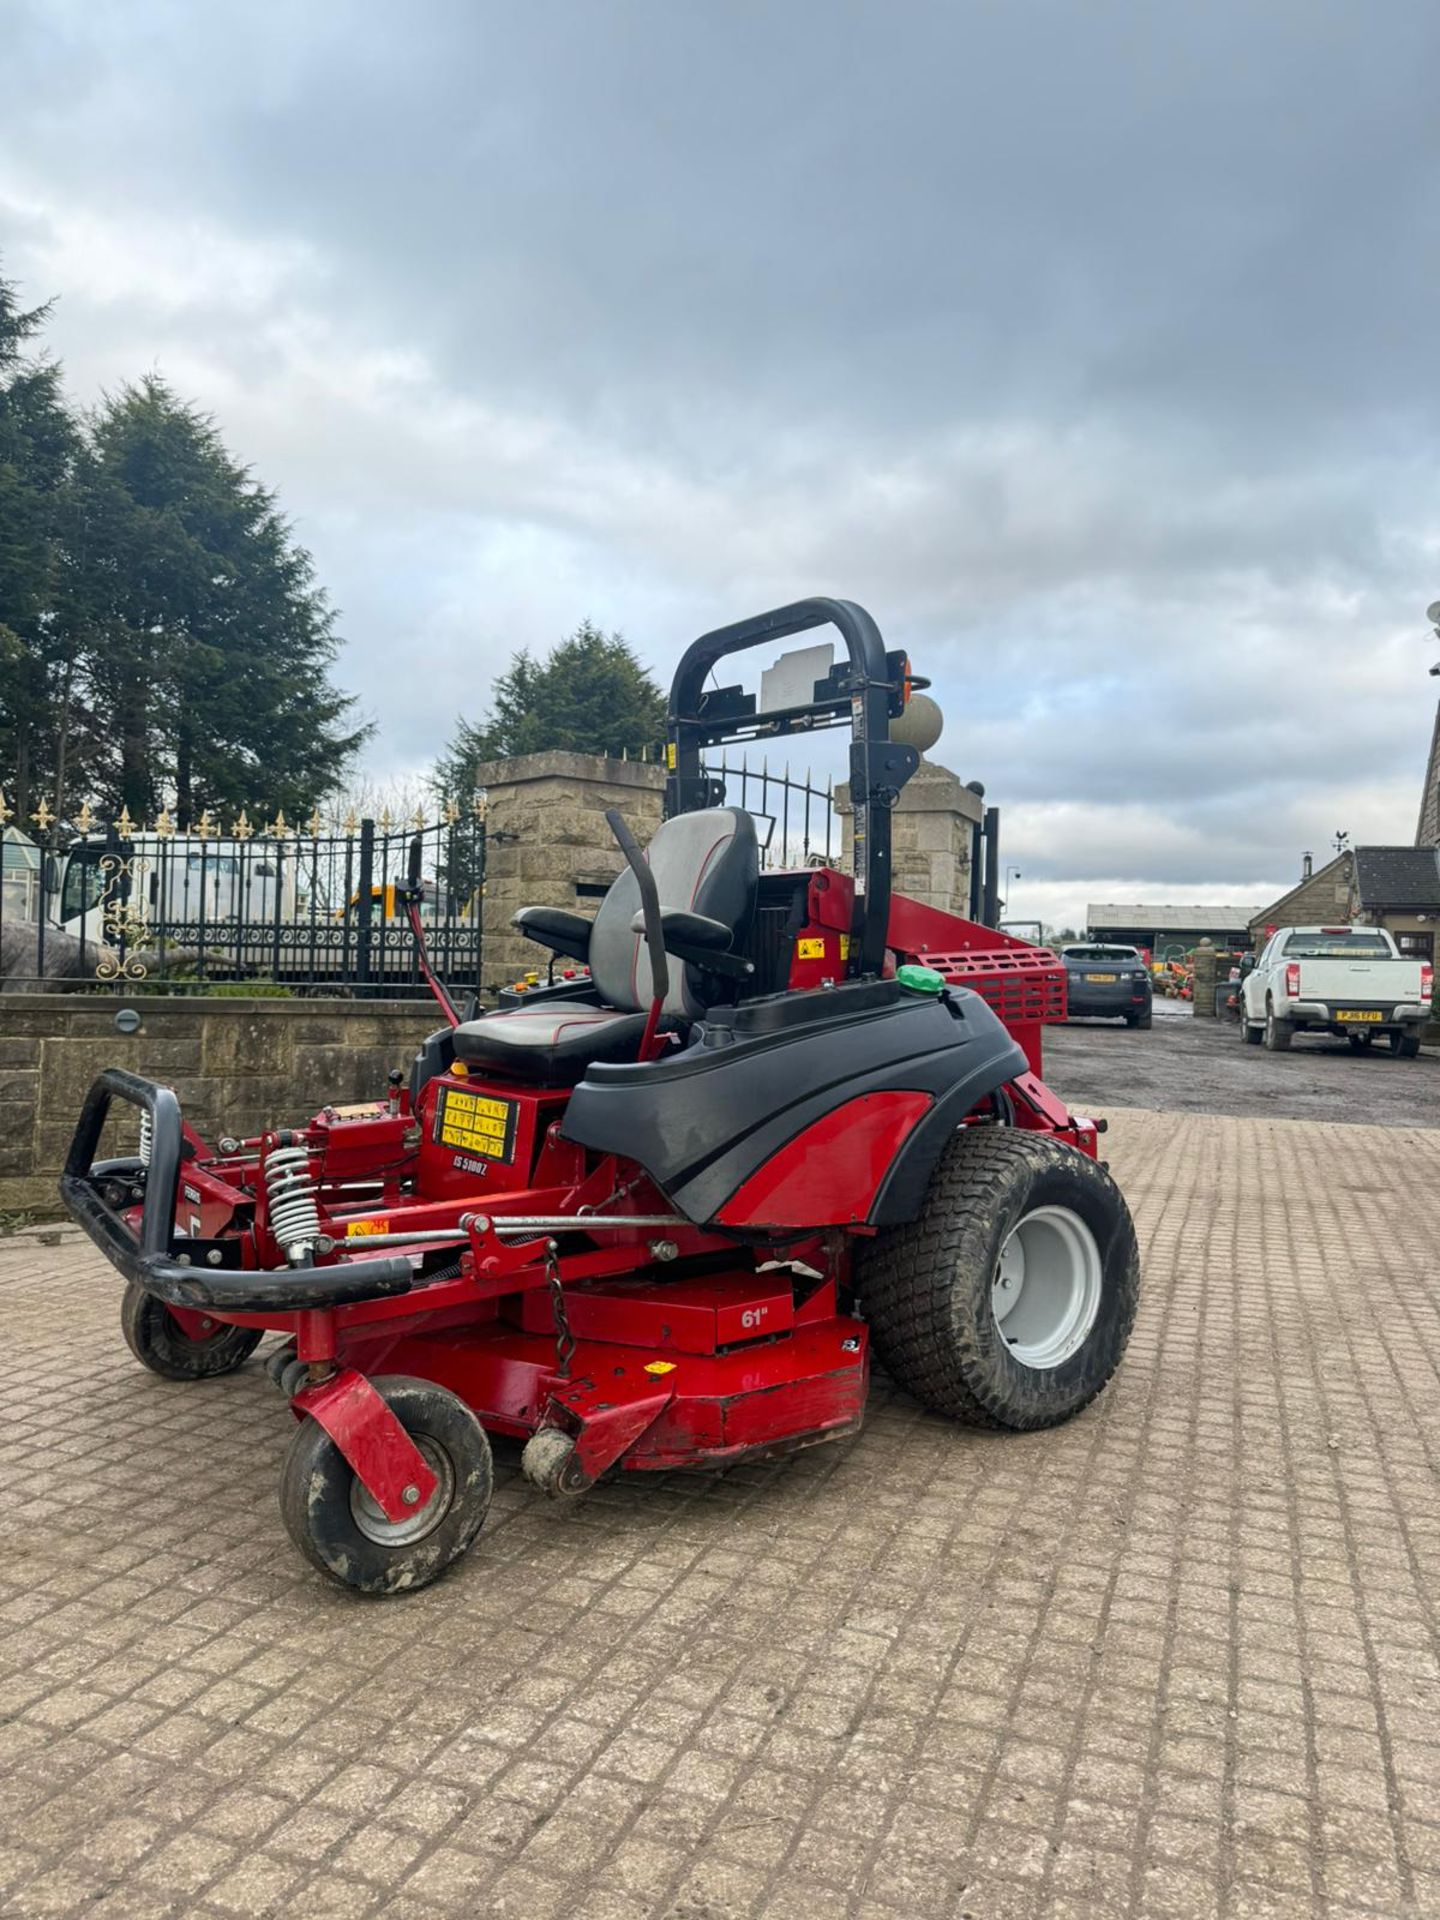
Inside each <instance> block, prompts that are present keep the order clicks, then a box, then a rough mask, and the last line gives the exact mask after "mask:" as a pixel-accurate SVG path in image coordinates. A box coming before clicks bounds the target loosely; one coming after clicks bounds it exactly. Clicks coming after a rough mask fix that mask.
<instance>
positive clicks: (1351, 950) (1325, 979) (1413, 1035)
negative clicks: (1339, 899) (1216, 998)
mask: <svg viewBox="0 0 1440 1920" xmlns="http://www.w3.org/2000/svg"><path fill="white" fill-rule="evenodd" d="M1433 985H1434V970H1433V968H1432V967H1431V965H1430V962H1429V961H1428V960H1411V959H1408V958H1407V957H1406V956H1405V955H1403V954H1402V953H1401V952H1400V951H1399V949H1398V948H1397V947H1396V945H1395V942H1394V940H1393V939H1392V938H1391V936H1390V935H1389V934H1388V933H1386V932H1385V930H1384V929H1383V928H1382V927H1281V928H1280V929H1279V930H1278V931H1277V932H1276V933H1274V934H1272V935H1271V937H1270V939H1269V940H1268V941H1267V942H1266V943H1265V947H1264V949H1263V951H1262V952H1261V954H1260V957H1259V958H1258V959H1257V960H1256V962H1255V966H1254V969H1253V971H1251V972H1250V973H1249V974H1248V975H1247V976H1246V977H1245V980H1244V982H1243V984H1242V986H1241V989H1240V1031H1241V1034H1242V1035H1243V1036H1244V1038H1245V1039H1246V1040H1247V1041H1248V1042H1249V1043H1250V1045H1251V1046H1258V1045H1259V1044H1260V1042H1261V1041H1262V1040H1263V1041H1264V1043H1265V1045H1266V1046H1267V1047H1268V1048H1269V1049H1270V1050H1271V1052H1272V1053H1283V1052H1284V1051H1285V1049H1286V1048H1287V1047H1288V1046H1289V1045H1290V1042H1291V1040H1292V1039H1294V1037H1295V1035H1296V1034H1297V1033H1334V1034H1344V1036H1345V1037H1346V1039H1347V1040H1349V1042H1350V1044H1351V1046H1352V1047H1354V1048H1355V1049H1356V1050H1357V1051H1358V1050H1359V1049H1360V1048H1362V1047H1368V1046H1369V1045H1370V1044H1371V1043H1372V1042H1373V1040H1374V1038H1375V1036H1376V1034H1377V1033H1383V1034H1385V1035H1386V1036H1387V1038H1388V1039H1389V1042H1390V1047H1391V1051H1392V1052H1394V1053H1398V1054H1401V1055H1403V1056H1404V1058H1406V1059H1407V1060H1413V1059H1414V1057H1415V1055H1416V1054H1417V1053H1419V1051H1420V1033H1421V1029H1422V1028H1423V1026H1424V1024H1425V1022H1426V1020H1427V1019H1429V1017H1430V994H1431V989H1432V987H1433Z"/></svg>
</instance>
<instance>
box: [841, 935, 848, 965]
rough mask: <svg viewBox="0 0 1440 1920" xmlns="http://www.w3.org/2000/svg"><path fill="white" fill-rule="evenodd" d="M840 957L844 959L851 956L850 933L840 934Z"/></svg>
mask: <svg viewBox="0 0 1440 1920" xmlns="http://www.w3.org/2000/svg"><path fill="white" fill-rule="evenodd" d="M840 958H841V959H842V960H848V959H849V958H850V936H849V934H848V933H842V934H841V936H840Z"/></svg>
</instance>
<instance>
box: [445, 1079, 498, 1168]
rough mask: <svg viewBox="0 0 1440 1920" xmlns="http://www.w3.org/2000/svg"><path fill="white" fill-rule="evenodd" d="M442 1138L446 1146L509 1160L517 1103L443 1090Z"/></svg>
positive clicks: (478, 1094) (458, 1091) (480, 1094)
mask: <svg viewBox="0 0 1440 1920" xmlns="http://www.w3.org/2000/svg"><path fill="white" fill-rule="evenodd" d="M439 1122H440V1126H439V1138H440V1140H441V1142H442V1143H443V1144H444V1145H445V1146H447V1147H459V1148H461V1149H462V1150H464V1151H466V1152H469V1153H479V1154H483V1155H484V1156H485V1158H486V1159H487V1160H508V1159H509V1158H510V1152H511V1148H512V1146H513V1145H514V1140H515V1102H514V1101H513V1100H494V1099H491V1098H490V1097H489V1095H487V1094H483V1093H470V1092H468V1091H466V1092H463V1093H462V1092H461V1091H460V1089H459V1088H458V1087H446V1088H445V1089H444V1091H443V1094H442V1098H441V1103H440V1113H439Z"/></svg>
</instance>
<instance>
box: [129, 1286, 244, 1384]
mask: <svg viewBox="0 0 1440 1920" xmlns="http://www.w3.org/2000/svg"><path fill="white" fill-rule="evenodd" d="M120 1330H121V1332H122V1333H123V1334H124V1335H125V1344H126V1346H127V1347H129V1349H130V1351H131V1353H133V1354H134V1356H135V1358H136V1359H137V1360H138V1361H139V1362H140V1364H141V1366H142V1367H148V1368H149V1369H150V1371H151V1373H158V1374H159V1375H160V1377H161V1379H162V1380H212V1379H214V1378H215V1376H216V1375H217V1374H222V1373H234V1371H235V1369H236V1368H237V1367H243V1366H244V1364H245V1362H246V1361H247V1360H248V1359H249V1358H250V1356H251V1354H252V1353H253V1352H254V1351H255V1349H256V1347H258V1346H259V1344H260V1341H261V1339H262V1337H263V1329H261V1328H260V1327H232V1326H229V1325H227V1323H226V1322H225V1321H223V1320H217V1321H215V1323H214V1331H213V1332H212V1333H207V1334H204V1335H203V1336H202V1337H201V1338H199V1339H196V1338H194V1337H193V1336H192V1335H191V1334H188V1333H187V1332H186V1331H185V1329H184V1327H182V1326H181V1324H180V1322H179V1321H178V1320H177V1319H176V1318H175V1316H174V1314H173V1313H171V1311H170V1309H169V1308H168V1307H167V1306H166V1305H165V1302H164V1301H163V1300H157V1299H156V1298H155V1296H154V1294H153V1293H146V1291H145V1289H144V1288H143V1287H138V1286H136V1284H135V1282H134V1281H133V1280H131V1281H129V1282H128V1283H127V1285H126V1288H125V1297H124V1299H123V1300H122V1301H121V1303H120Z"/></svg>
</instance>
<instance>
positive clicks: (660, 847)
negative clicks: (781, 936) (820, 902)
mask: <svg viewBox="0 0 1440 1920" xmlns="http://www.w3.org/2000/svg"><path fill="white" fill-rule="evenodd" d="M645 858H646V859H647V860H648V861H649V863H650V870H651V872H652V873H653V874H654V875H655V885H656V888H657V889H658V891H659V894H660V910H661V912H662V913H698V914H703V915H704V916H705V918H706V919H707V920H719V921H720V922H721V923H722V924H723V925H725V926H727V927H729V928H730V929H731V932H732V936H733V938H732V945H734V944H736V943H738V941H739V940H741V939H743V938H744V935H745V932H746V930H747V928H748V926H749V922H750V917H751V915H752V913H753V912H754V910H755V892H756V888H757V886H758V884H759V878H760V849H759V844H758V842H757V840H756V837H755V822H754V820H752V819H751V817H750V815H749V814H748V813H742V812H741V811H740V809H739V808H738V807H708V808H706V809H705V811H704V812H702V813H677V814H676V816H675V818H674V819H673V820H666V821H665V822H664V823H663V824H662V825H661V827H660V828H659V829H658V831H657V832H656V834H655V837H654V838H653V839H652V840H651V842H650V844H649V846H648V847H647V848H646V849H645ZM639 911H640V883H639V881H638V880H637V879H636V878H635V876H634V874H633V873H632V872H631V871H630V869H629V867H626V869H625V871H624V872H623V873H622V874H621V875H620V877H619V878H618V879H617V880H615V881H614V882H613V883H612V884H611V887H610V891H609V892H608V893H607V894H606V895H605V898H604V899H603V900H602V901H601V902H600V911H599V913H597V914H596V916H595V926H594V930H593V931H592V933H591V935H590V974H591V978H592V979H593V980H594V982H595V985H596V988H597V989H598V991H599V994H600V998H601V999H602V1000H603V1001H604V1003H605V1004H606V1006H609V1007H623V1008H624V1009H626V1011H628V1012H636V1013H638V1012H639V1011H640V1010H641V1009H642V1008H644V1007H648V1006H649V1004H650V1001H651V998H652V996H653V993H654V988H653V985H652V975H651V971H650V954H649V950H648V948H647V947H646V945H645V936H644V934H641V933H633V932H632V931H631V928H630V922H631V921H632V920H633V919H634V918H635V915H636V914H637V913H638V912H639ZM669 973H670V991H669V992H668V993H667V994H666V996H665V1011H666V1013H668V1014H673V1015H676V1016H678V1017H680V1018H682V1019H686V1020H693V1019H694V1018H695V1017H696V1015H697V1014H701V1013H703V1012H704V1011H705V1007H706V1004H707V1003H706V1001H705V1000H704V999H703V997H702V994H701V991H700V989H701V987H702V984H703V976H702V975H701V974H699V973H697V971H696V969H695V968H694V967H687V966H684V965H683V964H682V963H681V962H680V961H678V960H676V959H674V958H673V957H672V958H671V959H670V965H669Z"/></svg>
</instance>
